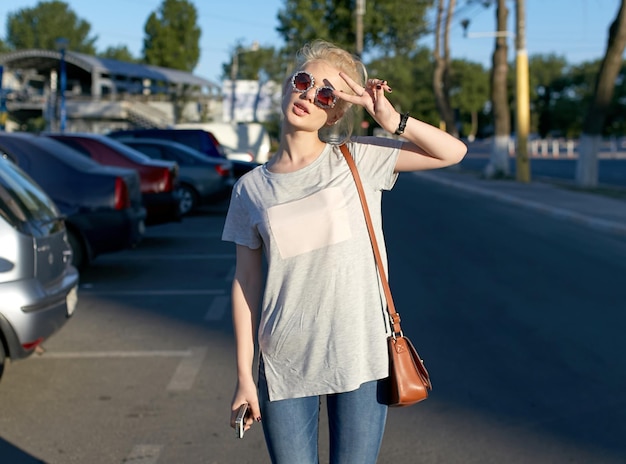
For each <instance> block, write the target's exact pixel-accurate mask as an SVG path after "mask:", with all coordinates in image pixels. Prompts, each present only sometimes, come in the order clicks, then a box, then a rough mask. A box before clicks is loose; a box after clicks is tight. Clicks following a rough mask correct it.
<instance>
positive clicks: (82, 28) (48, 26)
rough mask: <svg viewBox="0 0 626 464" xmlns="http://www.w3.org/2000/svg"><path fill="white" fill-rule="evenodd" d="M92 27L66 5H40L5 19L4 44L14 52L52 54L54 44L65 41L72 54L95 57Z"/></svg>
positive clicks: (54, 1)
mask: <svg viewBox="0 0 626 464" xmlns="http://www.w3.org/2000/svg"><path fill="white" fill-rule="evenodd" d="M90 30H91V25H90V24H89V23H88V22H87V21H85V20H83V19H80V18H78V16H76V13H74V12H73V11H72V10H71V9H70V7H69V5H68V4H67V3H65V2H62V1H58V0H52V1H49V2H39V3H38V4H37V5H36V6H34V7H33V8H22V9H20V10H18V11H17V12H15V13H9V15H8V16H7V37H6V41H7V44H8V45H9V47H10V48H11V49H13V50H20V49H26V48H41V49H44V50H54V49H55V48H56V40H57V39H58V38H60V37H63V38H65V39H67V40H68V43H69V48H70V49H71V50H73V51H77V52H82V53H87V54H95V46H94V43H95V42H96V40H97V36H94V37H90V36H89V33H90Z"/></svg>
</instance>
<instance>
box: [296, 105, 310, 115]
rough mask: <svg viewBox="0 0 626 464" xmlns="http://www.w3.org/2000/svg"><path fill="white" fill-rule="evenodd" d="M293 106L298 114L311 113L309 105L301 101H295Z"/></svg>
mask: <svg viewBox="0 0 626 464" xmlns="http://www.w3.org/2000/svg"><path fill="white" fill-rule="evenodd" d="M293 108H294V112H295V113H296V114H308V113H309V110H308V109H307V107H306V106H304V105H301V104H300V103H294V105H293Z"/></svg>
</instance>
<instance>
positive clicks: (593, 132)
mask: <svg viewBox="0 0 626 464" xmlns="http://www.w3.org/2000/svg"><path fill="white" fill-rule="evenodd" d="M625 46H626V0H622V2H621V6H620V9H619V11H618V12H617V16H616V17H615V20H614V21H613V24H611V28H610V29H609V39H608V44H607V48H606V53H605V55H604V59H603V60H602V64H601V65H600V71H599V72H598V78H597V80H596V89H595V93H594V97H593V101H592V102H591V105H590V106H589V109H588V110H587V115H586V117H585V121H584V123H583V134H582V136H581V140H580V149H579V152H578V162H577V163H576V182H577V184H578V185H581V186H583V187H595V186H596V185H598V151H599V148H600V142H601V139H602V129H603V128H604V122H605V120H606V113H607V111H608V108H609V106H610V104H611V100H612V99H613V94H614V92H615V79H616V78H617V75H618V74H619V72H620V69H621V67H622V63H623V59H622V55H623V53H624V47H625Z"/></svg>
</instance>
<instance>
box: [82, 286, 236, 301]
mask: <svg viewBox="0 0 626 464" xmlns="http://www.w3.org/2000/svg"><path fill="white" fill-rule="evenodd" d="M224 293H225V291H224V290H94V289H93V287H91V286H89V285H88V284H85V286H81V287H80V289H79V298H80V295H113V296H115V295H122V296H151V295H159V296H181V295H187V296H193V295H223V294H224Z"/></svg>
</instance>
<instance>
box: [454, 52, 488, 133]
mask: <svg viewBox="0 0 626 464" xmlns="http://www.w3.org/2000/svg"><path fill="white" fill-rule="evenodd" d="M450 102H451V104H452V107H453V108H455V109H456V110H457V111H458V116H459V119H460V122H461V132H462V133H463V134H465V135H467V136H468V137H469V138H470V139H472V140H473V139H474V138H475V137H476V135H477V134H478V130H479V117H480V114H481V112H482V110H483V109H484V108H485V107H486V106H487V104H488V103H489V72H488V71H487V70H486V69H485V68H484V67H483V66H482V65H481V64H479V63H472V62H471V61H465V60H453V61H452V73H451V82H450Z"/></svg>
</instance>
